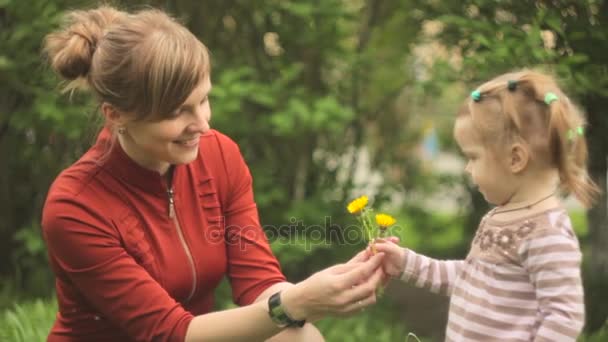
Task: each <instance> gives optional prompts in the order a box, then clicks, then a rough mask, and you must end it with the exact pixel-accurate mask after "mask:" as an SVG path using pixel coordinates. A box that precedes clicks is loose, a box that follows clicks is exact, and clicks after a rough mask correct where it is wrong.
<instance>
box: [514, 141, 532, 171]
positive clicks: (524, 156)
mask: <svg viewBox="0 0 608 342" xmlns="http://www.w3.org/2000/svg"><path fill="white" fill-rule="evenodd" d="M529 162H530V152H529V151H528V148H527V147H526V146H524V145H523V144H521V143H515V144H513V145H512V146H511V162H510V165H509V168H510V170H511V172H513V173H520V172H522V171H523V170H524V169H525V168H526V166H528V163H529Z"/></svg>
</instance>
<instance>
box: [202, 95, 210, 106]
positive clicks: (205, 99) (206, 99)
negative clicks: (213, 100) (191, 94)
mask: <svg viewBox="0 0 608 342" xmlns="http://www.w3.org/2000/svg"><path fill="white" fill-rule="evenodd" d="M207 101H209V96H205V98H203V100H202V101H201V104H204V103H205V102H207Z"/></svg>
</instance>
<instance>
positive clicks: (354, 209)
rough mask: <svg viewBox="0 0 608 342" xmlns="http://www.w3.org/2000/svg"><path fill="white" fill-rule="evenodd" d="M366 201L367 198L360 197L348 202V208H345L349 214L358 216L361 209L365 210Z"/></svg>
mask: <svg viewBox="0 0 608 342" xmlns="http://www.w3.org/2000/svg"><path fill="white" fill-rule="evenodd" d="M367 201H368V200H367V196H361V197H359V198H357V199H355V200H353V201H352V202H350V203H349V204H348V206H346V209H347V210H348V212H349V213H351V214H358V213H359V212H361V210H363V208H365V206H366V205H367Z"/></svg>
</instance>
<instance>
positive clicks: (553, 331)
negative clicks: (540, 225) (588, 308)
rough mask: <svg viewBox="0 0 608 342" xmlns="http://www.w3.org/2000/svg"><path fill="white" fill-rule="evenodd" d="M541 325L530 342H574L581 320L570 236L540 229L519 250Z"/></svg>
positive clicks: (576, 258)
mask: <svg viewBox="0 0 608 342" xmlns="http://www.w3.org/2000/svg"><path fill="white" fill-rule="evenodd" d="M518 252H519V256H520V258H521V259H522V264H523V266H524V268H525V269H526V271H527V272H528V274H529V275H530V281H531V282H532V284H533V285H534V288H535V291H536V298H538V301H539V305H540V313H541V316H542V321H541V322H540V326H539V328H538V331H537V333H536V337H535V339H534V341H536V342H540V341H576V338H577V336H578V335H579V334H580V333H581V331H582V328H583V324H584V318H585V310H584V304H583V303H584V301H583V286H582V280H581V271H580V265H581V258H582V257H581V252H580V250H579V247H578V242H577V241H576V238H575V237H574V235H573V234H570V233H567V232H565V231H563V230H557V229H550V230H549V229H543V230H541V231H540V232H538V233H536V234H534V235H533V236H530V238H529V239H527V240H526V241H524V242H523V243H522V245H521V246H520V248H519V251H518Z"/></svg>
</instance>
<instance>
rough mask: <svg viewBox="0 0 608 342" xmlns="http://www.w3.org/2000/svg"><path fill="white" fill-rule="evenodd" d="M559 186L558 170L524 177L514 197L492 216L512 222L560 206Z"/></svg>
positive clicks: (544, 171) (530, 173)
mask: <svg viewBox="0 0 608 342" xmlns="http://www.w3.org/2000/svg"><path fill="white" fill-rule="evenodd" d="M558 184H559V174H558V172H557V170H553V169H550V170H542V171H541V170H538V171H536V172H533V173H532V172H529V173H528V174H526V175H522V178H521V182H520V183H519V184H518V186H517V189H516V191H515V193H514V194H513V196H511V198H510V199H509V201H508V202H507V203H505V204H503V205H499V206H497V207H496V209H495V211H494V214H493V215H492V216H493V217H496V218H500V219H503V220H511V219H516V218H519V217H522V216H527V215H530V214H534V213H538V212H542V211H545V210H548V209H551V208H555V207H556V206H559V205H560V201H559V198H558V197H557V189H558Z"/></svg>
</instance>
